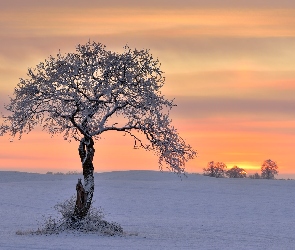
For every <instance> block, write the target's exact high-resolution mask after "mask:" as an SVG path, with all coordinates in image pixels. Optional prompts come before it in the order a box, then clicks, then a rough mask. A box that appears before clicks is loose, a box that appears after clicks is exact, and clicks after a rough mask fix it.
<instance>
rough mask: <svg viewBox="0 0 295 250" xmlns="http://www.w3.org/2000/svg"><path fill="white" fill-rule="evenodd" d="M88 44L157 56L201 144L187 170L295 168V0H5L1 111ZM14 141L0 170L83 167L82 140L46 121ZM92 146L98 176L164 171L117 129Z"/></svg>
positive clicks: (193, 141) (169, 92)
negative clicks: (22, 82) (38, 73)
mask: <svg viewBox="0 0 295 250" xmlns="http://www.w3.org/2000/svg"><path fill="white" fill-rule="evenodd" d="M233 2H234V3H233ZM89 40H91V41H96V42H100V43H103V44H105V45H106V46H107V49H109V50H113V51H117V52H120V51H122V50H123V47H124V46H125V45H126V44H128V46H130V47H131V48H137V49H150V52H151V53H152V54H153V55H154V57H157V58H158V59H159V61H160V62H161V64H162V70H163V71H164V72H165V77H166V83H165V86H164V87H163V89H162V94H164V95H165V96H166V97H167V98H169V99H172V98H175V103H176V104H177V107H174V108H173V110H172V113H171V118H172V120H173V125H175V126H176V127H177V128H178V132H179V133H180V135H181V137H183V138H184V139H185V141H186V142H187V143H189V144H190V145H191V146H192V147H193V148H194V149H195V150H197V152H198V155H197V157H196V159H194V160H191V161H190V162H188V163H187V166H186V170H187V171H188V172H197V173H202V169H203V168H204V167H206V165H207V163H208V162H209V161H216V162H218V161H221V162H224V163H225V164H226V165H227V167H228V168H231V167H233V166H235V165H237V166H239V167H242V168H244V169H245V170H246V171H248V173H254V172H260V167H261V165H262V163H263V161H265V160H267V159H272V160H273V161H275V162H276V163H277V165H278V166H279V173H280V175H279V176H284V175H288V174H293V175H294V176H295V159H294V157H293V156H294V153H295V2H294V1H291V0H289V1H286V0H283V1H264V0H263V1H262V0H256V1H254V0H248V1H221V0H211V1H210V0H209V1H208V0H207V1H205V0H204V1H193V0H184V1H176V0H175V1H174V0H169V1H168V0H157V1H155V0H151V1H135V0H133V1H132V0H129V1H119V0H108V1H104V0H103V1H94V0H86V1H78V0H71V1H69V0H65V1H62V0H59V1H56V0H52V1H37V0H26V1H21V0H11V1H5V0H0V43H1V46H0V111H1V112H2V113H3V114H7V113H6V111H5V109H4V105H5V104H8V102H9V96H12V95H13V90H14V88H15V87H16V85H17V83H18V82H19V78H26V72H27V69H28V68H29V67H34V66H36V65H37V64H38V63H39V62H41V61H44V60H45V59H46V58H48V57H49V55H55V54H57V53H58V51H59V50H60V51H61V53H67V52H74V51H75V47H76V46H77V45H78V44H83V43H86V42H88V41H89ZM10 139H11V138H10V137H9V136H3V137H0V148H1V150H0V170H16V171H28V172H40V173H46V172H47V171H53V172H58V171H60V172H67V171H81V163H80V160H79V156H78V151H77V148H78V143H77V142H71V143H68V142H66V141H64V140H63V139H62V137H61V136H60V137H59V136H55V137H54V138H51V137H50V135H48V134H46V133H45V132H43V131H42V130H41V129H36V130H35V131H33V132H31V133H30V134H28V135H24V136H23V137H22V139H21V140H17V139H15V140H13V142H10ZM95 149H96V153H95V159H94V165H95V171H97V172H105V171H113V170H129V169H150V170H158V163H157V157H156V156H155V155H154V154H153V153H152V152H146V151H144V150H140V149H139V150H138V149H137V150H135V149H133V140H132V138H128V137H126V136H123V135H122V134H120V133H116V132H110V133H108V134H103V138H102V139H101V140H99V141H96V144H95Z"/></svg>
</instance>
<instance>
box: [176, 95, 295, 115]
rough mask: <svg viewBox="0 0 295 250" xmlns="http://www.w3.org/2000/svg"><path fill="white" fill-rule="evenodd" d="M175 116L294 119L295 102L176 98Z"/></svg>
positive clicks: (197, 97)
mask: <svg viewBox="0 0 295 250" xmlns="http://www.w3.org/2000/svg"><path fill="white" fill-rule="evenodd" d="M175 103H176V104H177V107H175V108H174V110H173V115H175V116H177V117H183V118H191V117H194V118H195V119H198V118H204V117H229V116H233V117H236V118H237V119H239V118H240V117H243V116H244V117H249V116H250V117H251V116H252V117H255V118H257V117H264V116H268V117H271V118H272V119H274V120H275V119H277V118H279V117H280V118H282V117H285V118H294V116H295V115H294V110H295V100H277V99H253V98H248V99H237V98H233V97H219V96H217V97H200V96H196V97H180V96H179V97H176V98H175Z"/></svg>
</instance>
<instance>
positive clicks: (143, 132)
mask: <svg viewBox="0 0 295 250" xmlns="http://www.w3.org/2000/svg"><path fill="white" fill-rule="evenodd" d="M164 82H165V78H164V77H163V72H162V70H161V69H160V63H159V61H158V59H154V58H153V56H152V55H151V54H150V52H149V50H137V49H134V50H132V49H130V48H129V47H128V46H126V47H125V48H124V52H123V53H115V52H112V51H108V50H106V48H105V46H104V45H102V44H100V43H95V42H88V43H86V44H85V45H78V46H77V47H76V52H75V53H67V54H65V55H62V54H61V53H58V54H57V56H56V57H53V56H50V57H49V58H48V59H47V60H45V61H44V62H41V63H40V64H38V65H37V66H36V67H35V68H29V69H28V77H27V79H20V82H19V83H18V85H17V87H16V88H15V91H14V97H13V98H11V100H10V103H9V104H8V105H7V106H6V107H5V108H6V109H7V110H8V111H10V115H8V116H6V117H4V119H5V122H4V123H3V124H2V125H1V127H0V135H3V134H5V133H9V134H10V135H11V136H13V137H15V136H19V138H21V136H22V135H23V134H25V133H29V132H30V131H31V130H32V129H34V128H35V127H36V126H38V125H41V126H43V129H44V130H46V131H47V132H48V133H50V134H52V135H55V134H58V133H60V134H62V136H63V137H64V139H65V140H69V141H70V140H72V139H74V140H76V141H79V155H80V158H81V162H82V167H83V176H84V189H85V190H84V191H85V197H84V198H85V199H83V209H80V210H79V211H76V212H75V213H76V215H77V217H84V216H85V215H86V214H87V212H88V210H89V207H90V204H91V202H92V197H93V192H94V177H93V170H94V167H93V156H94V152H95V150H94V140H98V139H99V138H100V136H101V134H102V133H104V132H107V131H120V132H123V133H125V134H128V135H130V136H131V137H133V139H134V142H135V144H134V146H135V147H142V148H144V149H145V150H148V151H149V150H152V151H154V152H155V154H156V155H157V156H158V157H159V167H160V169H162V167H163V164H165V165H167V167H168V168H169V169H170V170H172V171H174V172H176V173H177V174H181V173H183V172H184V167H185V163H186V161H188V160H189V159H192V158H194V157H195V155H196V152H195V151H194V150H193V149H192V147H191V146H190V145H188V144H186V143H185V141H184V140H183V139H182V138H181V137H180V136H179V134H178V132H177V130H176V128H175V127H173V126H172V124H171V119H170V118H169V111H170V110H171V108H172V107H173V106H175V105H174V104H173V101H172V100H168V99H166V98H165V97H164V95H162V93H161V87H162V86H163V85H164Z"/></svg>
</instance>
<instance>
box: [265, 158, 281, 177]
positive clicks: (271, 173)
mask: <svg viewBox="0 0 295 250" xmlns="http://www.w3.org/2000/svg"><path fill="white" fill-rule="evenodd" d="M278 173H279V172H278V165H277V164H276V162H274V161H272V160H271V159H268V160H265V161H264V162H263V164H262V166H261V178H262V179H274V177H275V175H277V174H278Z"/></svg>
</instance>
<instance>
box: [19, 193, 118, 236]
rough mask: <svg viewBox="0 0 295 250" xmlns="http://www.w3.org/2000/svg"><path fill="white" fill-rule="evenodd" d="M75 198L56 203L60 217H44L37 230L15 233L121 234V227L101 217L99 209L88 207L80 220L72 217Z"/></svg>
mask: <svg viewBox="0 0 295 250" xmlns="http://www.w3.org/2000/svg"><path fill="white" fill-rule="evenodd" d="M75 203H76V199H75V196H73V197H71V198H70V199H68V200H65V201H64V202H61V203H58V204H56V205H55V206H54V208H55V209H56V210H57V211H58V212H59V213H60V214H61V218H53V217H52V216H50V217H48V218H46V219H45V222H44V223H43V224H42V226H41V227H40V228H38V230H37V231H30V232H29V231H26V232H22V231H17V232H16V234H18V235H23V234H29V233H31V234H59V233H61V232H83V233H99V234H103V235H111V236H113V235H122V234H123V228H122V227H121V226H120V225H119V224H118V223H114V222H107V221H106V220H104V219H103V217H104V215H103V213H102V211H101V209H96V208H94V207H92V206H91V207H90V209H89V212H88V214H87V215H86V217H85V218H83V219H81V220H76V219H74V218H73V214H74V209H75Z"/></svg>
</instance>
